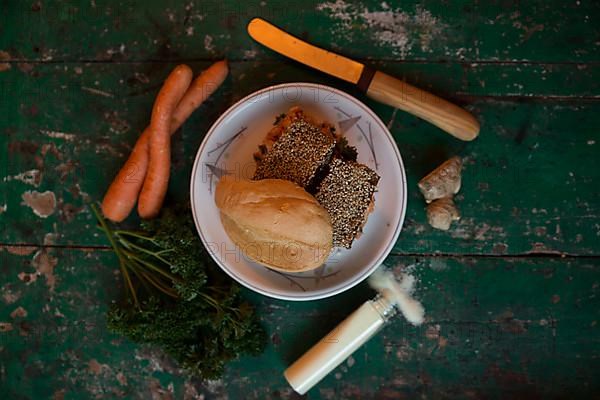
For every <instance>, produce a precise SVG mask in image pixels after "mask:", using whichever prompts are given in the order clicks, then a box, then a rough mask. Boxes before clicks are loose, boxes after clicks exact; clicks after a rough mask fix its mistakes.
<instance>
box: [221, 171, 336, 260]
mask: <svg viewBox="0 0 600 400" xmlns="http://www.w3.org/2000/svg"><path fill="white" fill-rule="evenodd" d="M215 202H216V204H217V207H219V209H220V211H221V221H222V223H223V227H224V228H225V231H226V232H227V234H228V235H229V237H230V238H231V240H232V241H233V242H234V243H235V244H236V245H237V246H238V247H239V248H240V250H241V251H242V252H243V253H244V254H245V255H246V256H248V257H249V258H251V259H252V260H254V261H256V262H258V263H260V264H263V265H265V266H267V267H269V268H272V269H275V270H278V271H285V272H302V271H308V270H311V269H314V268H317V267H319V266H320V265H322V264H323V263H324V262H325V260H326V259H327V257H328V256H329V253H330V252H331V247H332V242H333V239H332V235H333V233H332V227H331V221H330V219H329V214H327V211H325V209H324V208H323V207H321V205H319V203H318V202H317V200H316V199H315V198H314V197H313V196H311V195H310V194H308V193H307V192H306V191H305V190H304V189H302V188H301V187H300V186H298V185H296V184H295V183H292V182H290V181H286V180H282V179H263V180H258V181H249V180H241V179H236V178H233V177H230V176H224V177H222V178H221V180H220V181H219V183H218V185H217V189H216V192H215Z"/></svg>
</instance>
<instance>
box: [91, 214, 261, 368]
mask: <svg viewBox="0 0 600 400" xmlns="http://www.w3.org/2000/svg"><path fill="white" fill-rule="evenodd" d="M93 209H94V212H95V214H96V216H97V218H98V221H99V223H100V229H102V230H103V231H104V233H105V234H106V235H107V238H108V239H109V242H110V243H111V246H112V247H113V250H114V251H115V254H116V255H117V258H118V259H119V264H120V268H121V274H122V275H123V280H124V283H125V288H126V293H127V296H126V297H125V298H124V299H123V300H122V301H120V302H118V303H115V304H113V305H112V306H111V308H110V310H109V311H108V314H107V319H108V327H109V329H110V330H111V331H113V332H115V333H118V334H121V335H124V336H126V337H128V338H129V339H131V340H133V341H135V342H138V343H149V344H153V345H157V346H159V347H161V348H162V349H163V350H164V351H165V352H166V353H168V354H169V355H171V356H172V357H173V358H174V359H175V360H176V361H178V362H179V364H180V365H181V366H182V367H184V368H185V369H187V370H188V371H190V372H191V373H193V374H196V375H199V376H201V377H203V378H207V379H216V378H218V377H220V376H221V374H222V373H223V369H224V366H225V364H226V363H227V362H228V361H229V360H232V359H235V358H237V357H239V356H240V355H242V354H257V353H259V352H260V351H262V349H263V347H264V344H265V333H264V331H263V329H262V327H261V326H260V324H259V321H258V318H257V315H256V313H255V312H254V309H253V307H252V306H251V305H250V304H248V303H247V302H245V301H243V299H242V298H241V297H240V294H239V287H238V285H237V284H235V283H234V282H233V281H231V279H230V278H229V277H227V276H226V275H225V274H224V273H223V272H222V271H220V270H219V269H218V267H217V266H216V265H215V264H214V262H213V261H212V260H211V258H210V257H209V254H208V253H207V252H206V250H205V249H204V247H203V245H202V243H201V242H200V240H199V238H198V235H197V234H196V232H195V228H194V226H193V224H192V222H191V221H192V216H191V213H190V210H189V208H187V207H177V208H166V209H164V210H163V212H162V214H161V216H160V217H159V218H157V219H154V220H150V221H144V222H142V223H141V226H140V228H141V229H140V230H139V231H130V230H121V229H117V228H115V227H114V226H112V225H110V224H109V223H108V221H106V220H104V218H103V217H102V216H101V215H100V213H99V212H98V211H97V210H96V208H95V207H93Z"/></svg>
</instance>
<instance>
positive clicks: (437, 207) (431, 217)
mask: <svg viewBox="0 0 600 400" xmlns="http://www.w3.org/2000/svg"><path fill="white" fill-rule="evenodd" d="M459 219H460V213H459V212H458V209H457V208H456V206H455V205H454V201H452V198H451V197H444V198H443V199H438V200H435V201H434V202H432V203H430V204H429V205H428V206H427V221H428V222H429V225H431V226H433V227H434V228H436V229H440V230H442V231H447V230H448V229H450V224H452V222H453V221H458V220H459Z"/></svg>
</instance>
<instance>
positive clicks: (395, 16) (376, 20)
mask: <svg viewBox="0 0 600 400" xmlns="http://www.w3.org/2000/svg"><path fill="white" fill-rule="evenodd" d="M380 7H381V8H380V10H371V9H369V8H368V7H367V6H365V5H364V4H363V3H361V2H345V1H344V0H336V1H329V2H325V3H321V4H319V5H317V10H318V11H327V12H329V14H330V15H331V17H333V18H334V19H335V20H336V22H335V23H334V24H333V25H332V28H331V29H332V33H333V34H334V36H337V37H346V38H348V39H349V40H352V39H354V38H355V37H356V35H357V34H362V33H363V32H365V33H366V34H369V35H371V36H372V38H373V39H374V40H375V44H376V45H377V46H379V47H385V48H390V49H391V51H392V54H393V55H399V56H401V57H405V56H406V55H407V54H409V53H410V52H411V51H412V50H413V48H415V47H417V46H418V47H419V48H420V49H421V51H423V52H430V51H431V44H432V43H434V42H440V41H441V40H442V39H443V38H444V36H443V33H444V29H445V28H446V24H444V23H442V22H441V21H440V20H439V19H438V18H437V17H434V16H433V15H432V14H431V12H429V11H428V10H424V9H423V8H422V7H421V6H418V5H417V6H416V7H415V9H414V12H412V13H409V12H406V11H402V10H400V9H392V8H390V6H389V5H388V4H387V3H385V2H383V3H381V5H380ZM361 28H362V29H361Z"/></svg>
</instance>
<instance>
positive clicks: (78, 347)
mask: <svg viewBox="0 0 600 400" xmlns="http://www.w3.org/2000/svg"><path fill="white" fill-rule="evenodd" d="M17 253H18V254H17ZM0 259H2V265H3V268H2V270H1V271H0V276H1V280H2V285H1V286H0V304H2V306H1V307H0V322H2V323H3V324H2V325H1V326H2V331H1V332H0V341H1V343H0V370H1V371H2V373H1V374H0V388H2V389H1V390H0V393H2V395H3V398H15V399H16V398H51V397H52V396H53V395H54V396H59V395H60V394H61V393H62V394H63V395H64V396H65V397H64V398H89V397H95V396H103V397H115V398H116V397H126V398H149V397H151V395H152V394H153V393H154V394H155V395H157V394H158V393H161V392H163V393H167V394H168V393H169V392H171V393H173V394H174V397H175V398H183V397H184V394H186V397H185V398H193V397H192V396H191V394H192V393H195V392H197V393H199V394H200V393H202V394H204V395H205V396H208V398H221V397H223V398H224V397H225V396H229V398H248V399H268V398H284V399H285V398H293V397H292V395H291V390H290V389H289V387H288V386H287V384H286V383H285V381H284V379H283V377H282V375H281V373H282V371H283V370H284V369H285V367H286V366H287V365H288V364H289V363H290V362H291V361H293V360H294V359H295V358H296V357H297V356H298V355H300V354H301V353H302V352H303V351H305V350H306V349H307V348H308V347H310V345H311V344H312V343H313V342H314V341H316V340H318V339H319V338H321V337H322V336H323V335H325V334H326V333H327V332H328V330H329V329H331V328H332V327H333V326H334V325H335V324H337V323H338V322H339V321H340V320H341V319H343V318H344V317H345V316H346V315H347V314H348V313H350V312H351V311H352V310H353V309H354V308H355V307H356V306H358V305H359V304H360V303H361V302H363V301H365V300H366V299H368V298H370V297H371V296H372V295H373V292H371V291H370V289H368V288H367V287H366V285H361V286H359V287H357V288H355V289H353V290H351V291H350V292H347V293H344V294H341V295H339V296H336V297H334V298H332V299H327V300H322V301H318V302H305V303H294V302H284V301H277V300H272V299H268V298H266V297H262V296H260V295H257V294H253V293H250V292H247V291H245V292H244V293H245V294H246V295H247V297H248V298H249V299H250V300H251V301H252V302H253V303H254V304H256V305H257V307H258V309H259V312H260V315H261V317H262V321H263V323H264V325H265V328H266V329H267V331H268V332H269V334H270V335H271V341H270V343H269V345H268V347H267V349H266V351H265V353H264V354H262V355H261V356H259V357H254V358H250V357H249V358H244V359H242V360H239V361H236V362H234V363H232V364H231V365H230V368H229V370H228V372H227V375H226V377H225V378H223V379H222V380H220V381H217V382H202V381H200V380H194V379H189V378H187V377H186V376H185V375H184V374H183V373H182V372H181V371H178V369H177V368H176V366H175V365H174V364H173V363H172V362H171V361H170V360H168V359H167V358H165V357H164V356H162V355H161V354H160V353H159V352H157V351H156V350H155V349H152V348H149V347H141V346H137V345H134V344H132V343H130V342H128V341H126V340H123V339H122V338H119V337H116V336H114V335H111V334H109V333H108V332H107V331H106V328H105V322H104V312H105V311H106V309H107V306H108V304H109V303H110V301H112V300H114V299H116V298H117V296H119V293H120V290H121V282H120V276H119V275H118V273H117V267H116V265H115V262H116V260H115V258H114V256H113V255H112V254H111V253H110V252H107V251H91V250H89V251H80V250H73V249H61V248H47V247H46V248H36V247H32V248H24V247H19V248H8V249H3V250H2V251H0ZM387 263H388V264H389V265H390V266H394V267H395V268H396V270H397V271H398V272H400V271H410V273H411V274H412V275H413V276H414V277H415V278H416V279H417V286H416V297H417V298H419V299H420V300H421V301H422V303H423V305H424V306H425V308H426V310H427V319H426V323H425V324H424V326H422V327H420V328H415V327H411V326H409V325H407V324H406V323H405V322H404V321H403V320H402V319H401V318H397V319H396V320H394V322H393V323H392V324H391V325H390V326H388V327H386V328H385V330H384V331H382V332H381V333H380V334H379V335H378V336H376V337H375V338H374V339H373V340H372V341H371V342H369V343H368V344H367V345H366V346H364V347H363V348H361V349H360V350H358V351H357V352H356V353H355V354H354V356H353V357H352V358H351V359H350V360H348V361H347V362H346V363H345V364H344V365H343V366H341V367H340V368H338V369H337V370H336V371H334V373H332V374H331V376H329V377H327V378H326V379H325V380H324V381H323V382H322V384H321V385H319V387H318V388H316V389H315V390H313V391H312V392H311V393H310V396H309V398H311V399H348V398H358V397H360V398H399V397H401V396H406V397H415V396H417V395H418V396H424V397H427V398H430V397H431V398H456V397H477V398H481V397H488V396H491V395H492V394H493V395H494V396H499V397H510V398H515V397H524V396H527V397H563V396H569V397H581V396H583V397H587V396H589V395H591V394H594V393H597V392H598V390H600V387H599V386H598V385H599V381H598V379H597V378H598V375H597V371H598V367H600V365H599V363H600V361H599V357H600V343H599V338H600V335H598V329H599V328H598V324H597V322H598V318H600V303H599V301H600V300H599V298H600V297H598V290H600V289H599V288H600V286H599V281H598V272H599V271H598V268H599V267H600V264H599V263H598V258H593V259H591V258H588V259H586V258H566V259H561V258H534V259H523V258H489V257H486V258H472V257H459V258H446V257H397V258H390V259H388V261H387ZM39 273H41V275H40V274H39Z"/></svg>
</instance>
